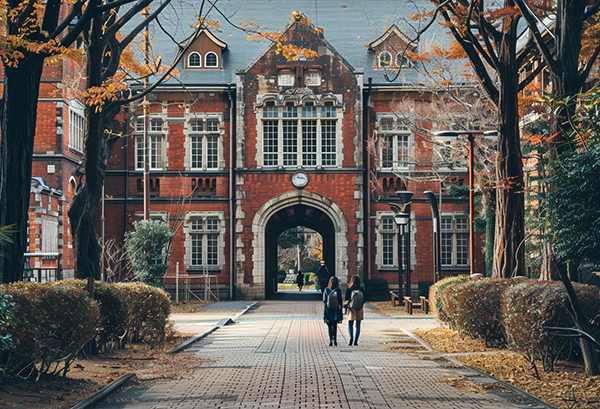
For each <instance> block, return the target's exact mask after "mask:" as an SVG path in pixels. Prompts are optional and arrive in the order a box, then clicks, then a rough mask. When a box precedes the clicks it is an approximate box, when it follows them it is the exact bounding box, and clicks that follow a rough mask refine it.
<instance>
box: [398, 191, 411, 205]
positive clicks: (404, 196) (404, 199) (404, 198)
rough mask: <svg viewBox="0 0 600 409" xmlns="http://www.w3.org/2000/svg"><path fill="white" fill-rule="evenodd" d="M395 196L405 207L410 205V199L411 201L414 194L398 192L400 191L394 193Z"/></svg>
mask: <svg viewBox="0 0 600 409" xmlns="http://www.w3.org/2000/svg"><path fill="white" fill-rule="evenodd" d="M396 194H397V195H398V197H399V198H400V202H402V204H403V205H406V204H409V203H410V199H412V197H413V195H414V192H408V191H406V190H400V191H398V192H396Z"/></svg>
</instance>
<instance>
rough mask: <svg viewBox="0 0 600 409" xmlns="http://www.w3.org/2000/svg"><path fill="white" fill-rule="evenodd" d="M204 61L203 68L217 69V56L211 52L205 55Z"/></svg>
mask: <svg viewBox="0 0 600 409" xmlns="http://www.w3.org/2000/svg"><path fill="white" fill-rule="evenodd" d="M204 58H205V61H204V66H205V67H218V66H219V65H218V60H217V54H215V53H213V52H209V53H206V57H204Z"/></svg>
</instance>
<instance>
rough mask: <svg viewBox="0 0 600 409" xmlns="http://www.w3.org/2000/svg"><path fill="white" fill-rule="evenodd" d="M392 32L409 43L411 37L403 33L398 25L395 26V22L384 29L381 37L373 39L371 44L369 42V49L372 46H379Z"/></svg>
mask: <svg viewBox="0 0 600 409" xmlns="http://www.w3.org/2000/svg"><path fill="white" fill-rule="evenodd" d="M392 34H396V35H397V36H398V37H400V38H401V39H402V41H404V42H405V43H406V44H410V43H411V39H410V38H408V37H407V36H406V35H404V33H403V32H402V31H400V29H399V28H398V27H396V25H395V24H392V26H391V27H390V28H388V29H387V30H386V32H385V33H383V35H382V36H381V37H379V38H378V39H377V40H375V41H373V42H372V43H371V44H369V47H368V48H369V50H373V49H374V48H377V46H379V45H380V44H382V43H383V42H385V40H387V39H388V38H389V36H390V35H392Z"/></svg>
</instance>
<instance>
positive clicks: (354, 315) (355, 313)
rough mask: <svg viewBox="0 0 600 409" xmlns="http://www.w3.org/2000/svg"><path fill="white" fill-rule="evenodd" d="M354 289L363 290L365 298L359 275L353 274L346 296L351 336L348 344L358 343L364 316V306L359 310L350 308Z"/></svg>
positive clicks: (349, 333)
mask: <svg viewBox="0 0 600 409" xmlns="http://www.w3.org/2000/svg"><path fill="white" fill-rule="evenodd" d="M354 290H358V291H360V292H362V294H363V299H364V294H365V292H364V290H363V289H362V288H361V286H360V277H359V276H352V278H351V279H350V285H349V286H348V289H347V290H346V297H345V298H344V299H345V300H346V303H345V305H346V308H347V309H348V335H349V337H350V340H349V342H348V345H358V336H359V335H360V324H361V322H362V320H363V318H364V313H363V309H362V308H361V309H357V310H353V309H352V308H350V299H351V298H352V291H354ZM354 326H356V331H355V330H354V328H353V327H354Z"/></svg>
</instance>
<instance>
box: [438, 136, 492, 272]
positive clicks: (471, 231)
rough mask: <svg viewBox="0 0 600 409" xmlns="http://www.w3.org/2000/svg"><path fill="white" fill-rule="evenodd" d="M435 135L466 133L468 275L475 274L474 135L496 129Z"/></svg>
mask: <svg viewBox="0 0 600 409" xmlns="http://www.w3.org/2000/svg"><path fill="white" fill-rule="evenodd" d="M433 134H434V135H435V136H446V137H447V136H450V137H458V136H460V135H466V136H467V140H468V141H469V263H470V264H471V265H470V275H474V274H475V230H474V229H473V218H474V211H475V210H474V209H475V190H474V187H473V186H474V183H473V182H474V176H475V170H474V168H473V162H474V150H473V149H474V145H475V143H474V142H475V136H496V135H497V134H498V133H497V132H496V131H485V132H484V131H466V132H461V131H440V132H434V133H433Z"/></svg>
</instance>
